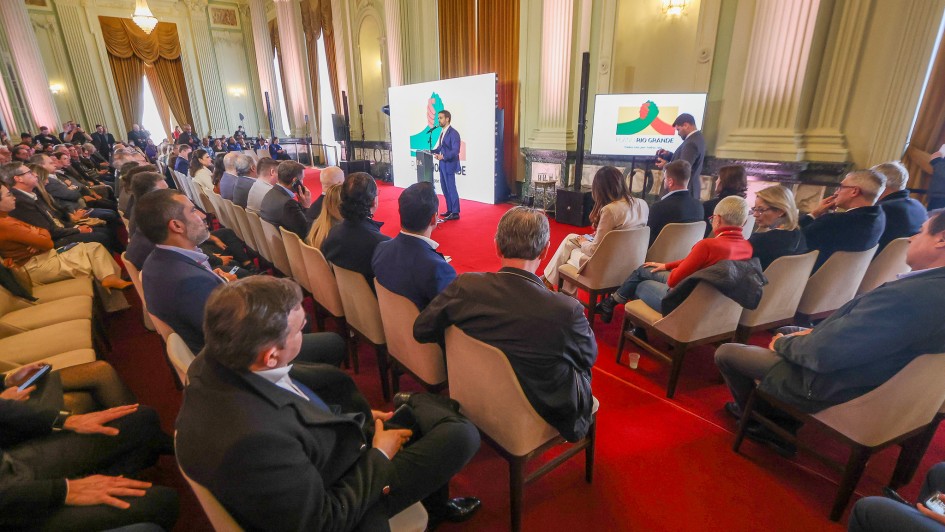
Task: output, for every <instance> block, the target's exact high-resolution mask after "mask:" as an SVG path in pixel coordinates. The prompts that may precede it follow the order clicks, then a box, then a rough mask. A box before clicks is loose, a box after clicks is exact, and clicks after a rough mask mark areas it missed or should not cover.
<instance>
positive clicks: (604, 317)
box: [594, 297, 617, 323]
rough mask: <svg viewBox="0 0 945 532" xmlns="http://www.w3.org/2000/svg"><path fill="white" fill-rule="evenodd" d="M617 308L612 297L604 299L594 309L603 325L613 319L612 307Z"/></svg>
mask: <svg viewBox="0 0 945 532" xmlns="http://www.w3.org/2000/svg"><path fill="white" fill-rule="evenodd" d="M616 306H617V302H616V301H614V298H612V297H606V298H604V300H603V301H601V302H600V303H598V304H597V307H596V308H595V309H594V310H595V311H596V312H597V314H598V317H600V321H602V322H604V323H610V320H612V319H614V307H616Z"/></svg>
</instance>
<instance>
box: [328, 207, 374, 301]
mask: <svg viewBox="0 0 945 532" xmlns="http://www.w3.org/2000/svg"><path fill="white" fill-rule="evenodd" d="M381 225H382V224H380V223H378V222H375V221H374V220H371V219H370V218H368V219H365V220H362V221H360V222H353V221H351V220H344V221H342V222H341V223H340V224H338V225H336V226H334V227H332V228H331V231H328V236H326V237H325V241H324V242H322V253H324V254H325V259H327V260H328V262H330V263H332V264H337V265H338V266H341V267H342V268H344V269H346V270H351V271H355V272H358V273H360V274H361V275H363V276H364V280H365V281H367V283H368V286H370V287H371V290H374V268H373V267H372V265H371V260H372V259H373V258H374V250H375V248H377V245H378V244H380V243H381V242H384V241H387V240H390V237H389V236H387V235H384V234H382V233H381Z"/></svg>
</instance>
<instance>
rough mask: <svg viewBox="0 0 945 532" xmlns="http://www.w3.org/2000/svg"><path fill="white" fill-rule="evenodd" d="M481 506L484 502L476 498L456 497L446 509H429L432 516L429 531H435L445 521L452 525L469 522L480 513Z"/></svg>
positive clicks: (428, 511)
mask: <svg viewBox="0 0 945 532" xmlns="http://www.w3.org/2000/svg"><path fill="white" fill-rule="evenodd" d="M481 506H482V502H481V501H480V500H479V499H477V498H476V497H456V498H455V499H450V500H449V501H448V502H447V503H446V505H445V506H444V507H441V508H437V509H430V508H427V513H428V514H429V515H430V519H429V522H428V523H427V530H433V529H435V528H436V527H437V526H438V525H439V524H440V523H442V522H443V521H449V522H450V523H462V522H464V521H468V520H469V519H470V518H471V517H472V516H473V515H474V514H475V513H476V512H478V511H479V508H480V507H481Z"/></svg>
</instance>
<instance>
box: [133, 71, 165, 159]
mask: <svg viewBox="0 0 945 532" xmlns="http://www.w3.org/2000/svg"><path fill="white" fill-rule="evenodd" d="M142 78H143V81H142V87H143V90H142V92H143V93H144V102H143V105H142V109H143V110H144V114H143V117H142V118H141V124H139V125H140V126H141V127H143V128H144V129H146V130H148V131H149V132H150V133H151V140H153V141H154V143H155V144H160V143H161V140H162V139H164V138H165V137H166V136H167V129H165V127H164V123H163V121H162V120H161V113H160V112H158V106H157V102H156V101H155V100H154V93H153V92H151V84H150V83H148V77H147V76H142Z"/></svg>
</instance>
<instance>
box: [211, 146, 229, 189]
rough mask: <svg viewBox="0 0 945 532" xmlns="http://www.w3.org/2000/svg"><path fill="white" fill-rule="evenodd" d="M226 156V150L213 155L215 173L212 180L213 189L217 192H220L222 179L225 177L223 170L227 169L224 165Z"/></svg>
mask: <svg viewBox="0 0 945 532" xmlns="http://www.w3.org/2000/svg"><path fill="white" fill-rule="evenodd" d="M225 157H226V152H221V153H217V154H216V155H215V156H214V157H213V174H212V175H211V180H212V181H213V188H212V189H211V190H213V191H214V192H216V193H217V194H219V193H220V180H221V179H223V172H224V171H225V170H226V169H225V168H224V166H223V159H224V158H225Z"/></svg>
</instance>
